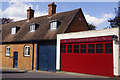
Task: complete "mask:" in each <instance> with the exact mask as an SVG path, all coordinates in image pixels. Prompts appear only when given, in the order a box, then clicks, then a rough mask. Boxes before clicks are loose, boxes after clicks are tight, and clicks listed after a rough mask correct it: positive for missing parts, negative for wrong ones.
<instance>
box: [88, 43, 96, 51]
mask: <svg viewBox="0 0 120 80" xmlns="http://www.w3.org/2000/svg"><path fill="white" fill-rule="evenodd" d="M94 52H95V50H94V44H88V53H94Z"/></svg>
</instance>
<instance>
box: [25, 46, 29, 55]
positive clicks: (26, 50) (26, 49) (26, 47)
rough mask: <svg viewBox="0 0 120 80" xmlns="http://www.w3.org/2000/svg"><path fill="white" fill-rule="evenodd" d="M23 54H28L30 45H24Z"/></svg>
mask: <svg viewBox="0 0 120 80" xmlns="http://www.w3.org/2000/svg"><path fill="white" fill-rule="evenodd" d="M24 56H30V46H25V47H24Z"/></svg>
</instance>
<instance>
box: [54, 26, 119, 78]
mask: <svg viewBox="0 0 120 80" xmlns="http://www.w3.org/2000/svg"><path fill="white" fill-rule="evenodd" d="M119 51H120V50H119V28H111V29H103V30H92V31H82V32H74V33H64V34H58V35H57V58H56V59H57V63H56V69H57V70H60V71H68V72H76V73H85V74H93V75H100V76H110V77H113V76H119V75H120V52H119Z"/></svg>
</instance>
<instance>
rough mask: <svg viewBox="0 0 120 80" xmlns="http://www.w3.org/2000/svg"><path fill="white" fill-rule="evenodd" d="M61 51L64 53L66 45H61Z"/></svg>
mask: <svg viewBox="0 0 120 80" xmlns="http://www.w3.org/2000/svg"><path fill="white" fill-rule="evenodd" d="M61 51H62V53H66V45H61Z"/></svg>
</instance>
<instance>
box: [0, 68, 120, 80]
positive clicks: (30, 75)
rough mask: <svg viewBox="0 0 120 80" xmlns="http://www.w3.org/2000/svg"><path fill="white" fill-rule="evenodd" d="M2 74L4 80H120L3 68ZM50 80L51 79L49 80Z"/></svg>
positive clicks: (69, 73) (77, 74)
mask: <svg viewBox="0 0 120 80" xmlns="http://www.w3.org/2000/svg"><path fill="white" fill-rule="evenodd" d="M0 71H1V72H2V73H1V74H2V80H4V79H5V80H6V79H8V80H10V79H11V80H13V79H16V80H19V79H22V80H23V79H24V78H25V79H26V78H27V79H29V80H30V79H33V80H36V79H39V80H40V79H41V78H44V79H45V78H46V79H49V78H51V79H53V78H56V79H57V80H58V79H62V80H63V79H69V80H70V79H71V80H74V79H75V80H76V79H82V80H88V79H91V80H93V79H95V80H120V79H118V78H110V77H104V76H96V75H89V74H80V73H72V72H59V71H58V72H47V71H35V70H20V69H15V68H2V69H0ZM49 80H50V79H49Z"/></svg>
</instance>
